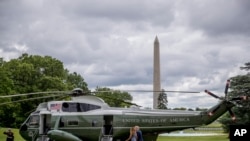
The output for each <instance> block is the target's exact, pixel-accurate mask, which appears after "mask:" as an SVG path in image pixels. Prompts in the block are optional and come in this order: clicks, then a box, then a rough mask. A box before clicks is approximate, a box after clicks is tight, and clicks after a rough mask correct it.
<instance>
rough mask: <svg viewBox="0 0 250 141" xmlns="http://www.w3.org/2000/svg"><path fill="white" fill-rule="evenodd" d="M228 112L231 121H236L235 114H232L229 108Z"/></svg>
mask: <svg viewBox="0 0 250 141" xmlns="http://www.w3.org/2000/svg"><path fill="white" fill-rule="evenodd" d="M228 112H229V114H230V116H231V118H232V120H233V121H234V120H236V117H235V114H234V113H233V111H232V110H231V108H228Z"/></svg>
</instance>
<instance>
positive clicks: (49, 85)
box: [0, 53, 88, 127]
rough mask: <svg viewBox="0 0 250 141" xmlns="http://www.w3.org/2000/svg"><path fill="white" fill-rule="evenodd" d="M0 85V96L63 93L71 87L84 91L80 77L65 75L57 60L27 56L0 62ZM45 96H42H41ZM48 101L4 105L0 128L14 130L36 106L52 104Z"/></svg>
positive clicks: (1, 112) (0, 113) (16, 98)
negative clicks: (50, 92) (2, 120)
mask: <svg viewBox="0 0 250 141" xmlns="http://www.w3.org/2000/svg"><path fill="white" fill-rule="evenodd" d="M0 84H1V85H0V95H9V94H17V93H31V92H46V91H65V90H72V89H73V88H75V87H79V88H82V89H83V90H88V88H87V83H86V82H84V79H83V77H82V76H81V75H79V74H77V73H76V72H74V73H69V71H68V70H67V69H65V68H64V66H63V63H62V62H61V61H60V60H58V59H56V58H52V57H50V56H39V55H28V54H27V53H25V54H22V55H21V56H20V57H18V58H17V59H11V60H10V61H8V62H5V61H3V58H0ZM49 95H50V94H44V95H42V96H49ZM38 97H41V95H29V96H22V97H14V98H9V99H4V100H5V102H7V101H16V100H24V99H27V98H38ZM52 98H54V97H52ZM52 98H50V99H36V100H33V101H25V102H19V103H11V104H7V105H4V107H5V108H1V109H0V116H1V117H2V115H4V116H3V117H4V118H5V119H6V120H5V122H4V123H3V122H1V124H2V126H8V127H18V126H19V125H20V124H21V123H22V122H23V121H24V120H25V119H26V118H27V116H28V115H29V114H30V111H32V110H34V109H35V108H36V107H37V106H38V104H39V103H41V102H44V101H48V100H52ZM0 100H1V99H0ZM0 102H2V101H0ZM10 117H11V118H10Z"/></svg>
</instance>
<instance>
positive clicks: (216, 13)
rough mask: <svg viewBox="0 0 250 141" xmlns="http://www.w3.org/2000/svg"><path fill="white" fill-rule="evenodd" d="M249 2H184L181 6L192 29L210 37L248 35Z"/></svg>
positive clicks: (249, 29)
mask: <svg viewBox="0 0 250 141" xmlns="http://www.w3.org/2000/svg"><path fill="white" fill-rule="evenodd" d="M249 7H250V1H249V0H228V1H227V0H210V1H186V2H184V5H182V6H181V8H182V10H183V11H184V12H183V13H184V16H186V17H188V21H189V25H190V26H191V27H192V28H195V29H198V30H202V31H204V32H205V33H207V34H209V35H211V36H219V35H226V34H230V35H232V34H240V35H242V34H246V35H247V36H249V35H250V24H249V23H250V15H249V13H250V9H249Z"/></svg>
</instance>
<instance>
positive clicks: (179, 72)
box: [0, 0, 250, 105]
mask: <svg viewBox="0 0 250 141" xmlns="http://www.w3.org/2000/svg"><path fill="white" fill-rule="evenodd" d="M248 7H249V2H248V1H246V0H241V1H236V0H219V1H215V0H204V1H197V0H190V1H185V0H176V1H171V0H167V1H166V0H155V1H151V0H133V1H120V0H102V1H98V0H74V1H67V0H57V1H55V0H36V1H35V0H18V1H16V0H1V1H0V21H1V22H0V54H1V57H4V58H6V59H11V58H16V57H18V56H20V55H21V53H24V52H27V53H29V54H38V55H49V56H52V57H54V58H57V59H59V60H61V61H62V62H63V63H64V65H65V67H66V68H67V69H69V70H70V71H75V72H77V73H80V74H81V75H82V76H83V77H84V79H85V81H86V82H87V83H88V85H89V87H90V88H93V87H95V86H110V87H114V88H120V87H122V88H123V89H126V88H124V87H129V88H134V89H152V79H153V72H152V71H153V66H152V65H153V42H154V38H155V36H156V35H158V37H159V41H160V45H161V46H160V49H161V79H162V80H161V81H162V87H163V88H164V89H169V90H195V91H196V90H197V91H203V90H204V89H205V88H207V89H211V90H215V91H220V90H221V89H223V88H224V82H225V80H226V79H228V78H229V77H231V76H234V75H237V74H239V65H240V64H241V65H242V64H244V63H245V62H246V61H249V59H250V58H249V55H248V52H249V29H250V27H249V24H248V23H249V22H248V21H249V14H248V13H249V12H250V11H249V8H248ZM135 96H136V95H135ZM182 96H183V95H178V97H180V99H182V98H183V100H182V101H179V100H178V99H177V98H175V97H174V95H170V96H169V98H170V99H171V101H172V102H176V103H179V104H183V105H184V104H185V103H186V101H185V100H184V98H186V97H182ZM138 97H139V99H141V97H143V98H144V97H146V96H145V95H143V94H140V95H138ZM148 98H152V95H149V96H148ZM195 98H196V101H198V102H199V103H202V101H200V100H197V99H199V96H196V97H195ZM148 101H150V100H148V99H147V100H146V98H145V101H139V103H145V104H146V105H147V103H146V102H148ZM197 104H198V103H197ZM197 104H196V105H197Z"/></svg>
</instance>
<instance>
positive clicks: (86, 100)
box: [0, 80, 249, 141]
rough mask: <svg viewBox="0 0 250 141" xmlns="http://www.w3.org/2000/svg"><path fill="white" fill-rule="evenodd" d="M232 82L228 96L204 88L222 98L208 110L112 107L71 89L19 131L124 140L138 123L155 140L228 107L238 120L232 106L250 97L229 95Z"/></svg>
mask: <svg viewBox="0 0 250 141" xmlns="http://www.w3.org/2000/svg"><path fill="white" fill-rule="evenodd" d="M229 83H230V81H229V80H228V81H227V83H226V87H225V92H224V93H225V97H219V96H217V95H215V94H213V93H212V92H210V91H208V90H205V92H206V93H207V94H209V95H210V96H212V97H214V98H216V99H219V102H218V104H216V105H215V106H213V107H211V108H209V109H208V110H206V111H180V110H160V109H140V108H138V107H130V108H118V107H110V106H109V105H108V104H107V103H105V102H104V100H103V99H101V98H100V97H97V96H95V95H87V94H86V93H85V92H84V91H83V90H82V89H80V88H75V89H74V90H72V92H71V93H70V94H71V96H72V99H71V100H58V101H49V102H43V103H40V104H39V105H38V107H37V108H36V110H35V111H34V112H32V113H31V114H30V115H29V117H28V118H27V119H26V120H25V121H24V122H23V124H22V125H21V127H20V129H19V133H20V135H21V136H22V137H23V138H24V139H25V140H26V141H124V140H126V139H127V138H128V136H129V129H130V128H131V127H133V126H135V125H138V126H140V130H141V131H142V133H143V139H144V140H145V141H155V140H156V139H157V137H158V135H159V134H161V133H169V132H172V131H178V130H183V129H188V128H193V129H195V128H196V127H199V126H203V125H208V124H210V123H212V122H213V121H215V120H216V119H218V118H219V117H220V116H221V115H223V114H224V113H225V112H227V111H228V112H229V113H230V115H231V116H232V119H233V120H235V115H234V114H233V112H232V111H231V108H232V107H234V106H237V105H239V103H240V101H242V100H248V99H249V98H248V97H246V96H239V97H233V98H230V97H228V96H227V93H228V88H229ZM27 95H29V94H27ZM15 96H17V95H15ZM6 97H7V96H6ZM0 98H4V97H3V96H2V97H0ZM134 105H136V104H134ZM136 106H138V105H136Z"/></svg>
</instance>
